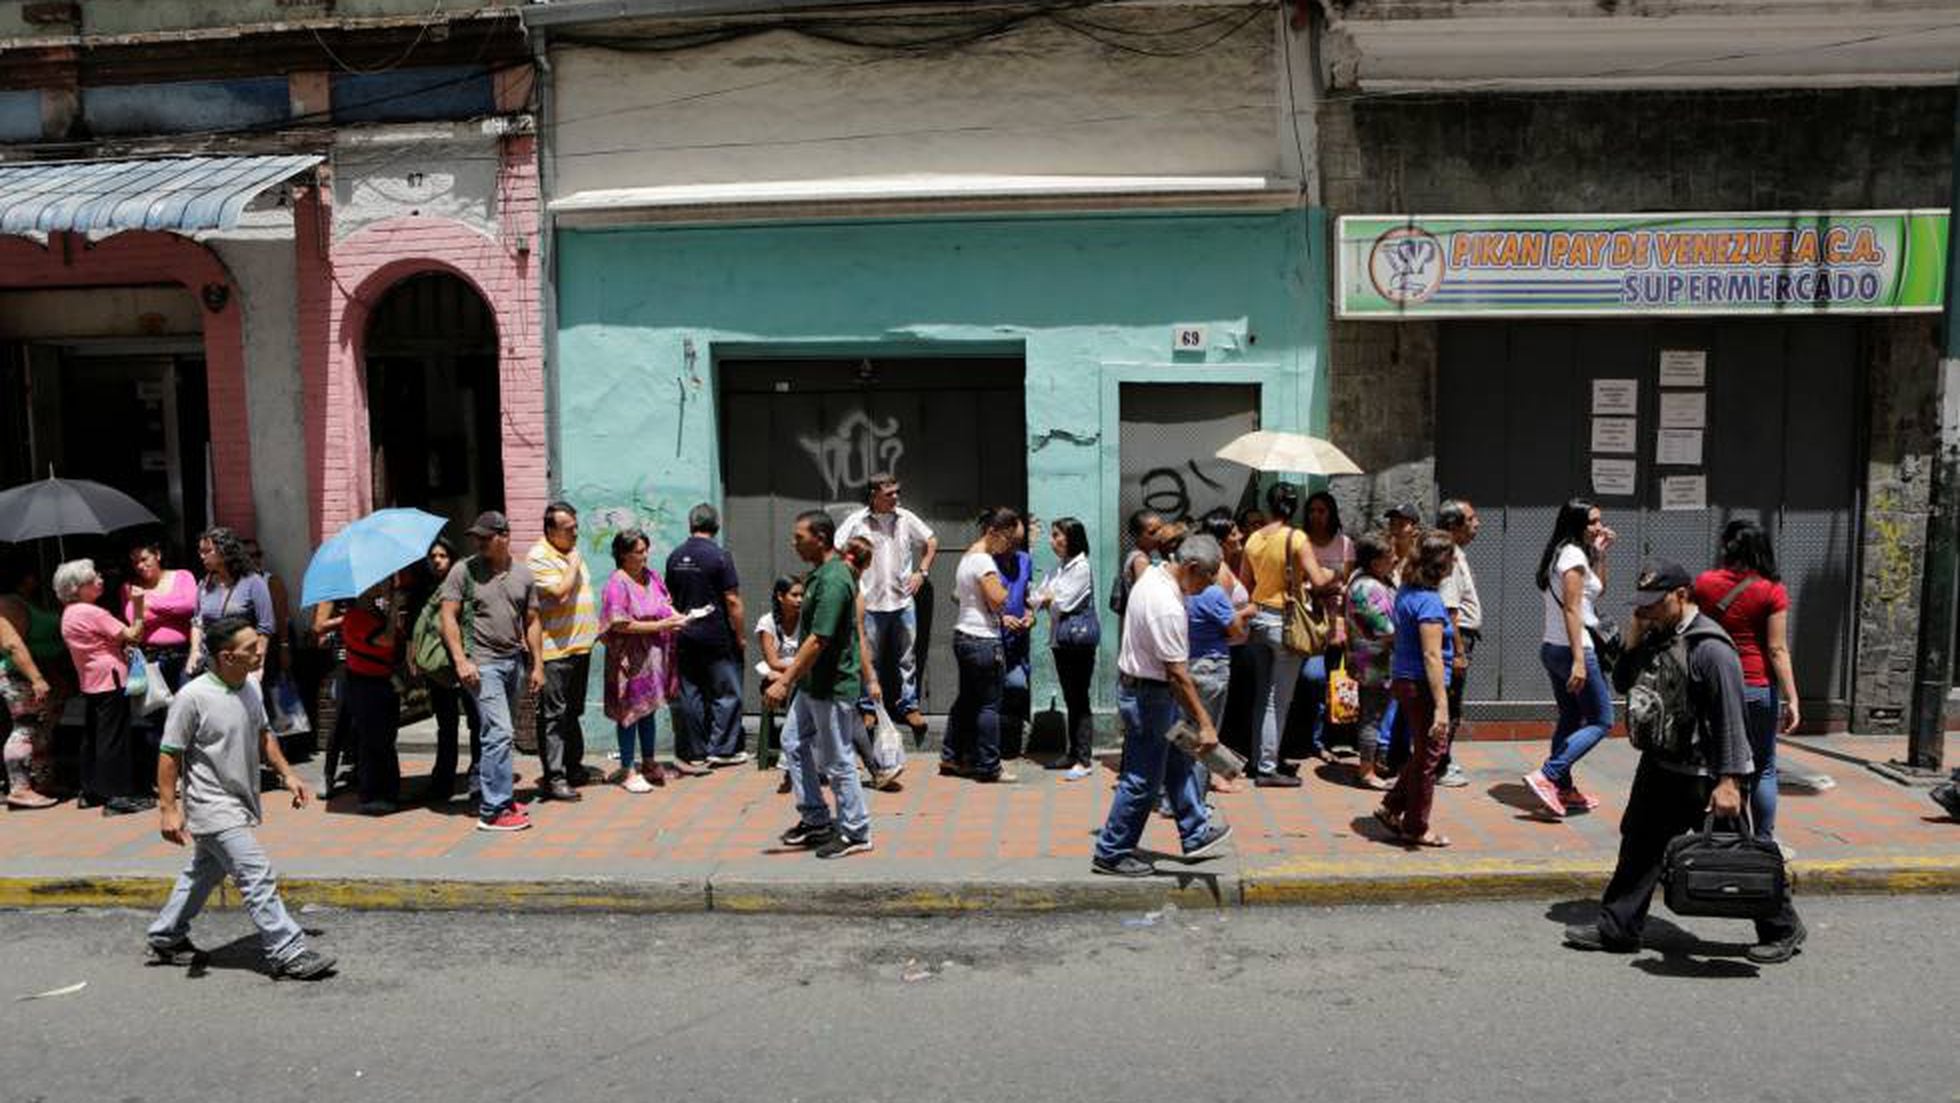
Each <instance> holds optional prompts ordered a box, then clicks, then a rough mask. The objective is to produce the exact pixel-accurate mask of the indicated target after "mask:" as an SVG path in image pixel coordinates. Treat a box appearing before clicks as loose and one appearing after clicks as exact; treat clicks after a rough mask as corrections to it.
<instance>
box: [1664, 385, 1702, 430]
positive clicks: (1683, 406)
mask: <svg viewBox="0 0 1960 1103" xmlns="http://www.w3.org/2000/svg"><path fill="white" fill-rule="evenodd" d="M1707 424H1708V392H1707V391H1662V392H1661V428H1663V429H1701V428H1704V427H1706V426H1707Z"/></svg>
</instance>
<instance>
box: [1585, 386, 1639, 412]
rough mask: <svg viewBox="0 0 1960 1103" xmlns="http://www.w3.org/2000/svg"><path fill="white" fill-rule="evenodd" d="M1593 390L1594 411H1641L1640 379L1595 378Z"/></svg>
mask: <svg viewBox="0 0 1960 1103" xmlns="http://www.w3.org/2000/svg"><path fill="white" fill-rule="evenodd" d="M1592 391H1593V395H1592V398H1593V401H1592V412H1593V413H1595V414H1637V413H1639V412H1640V380H1638V379H1595V380H1593V381H1592Z"/></svg>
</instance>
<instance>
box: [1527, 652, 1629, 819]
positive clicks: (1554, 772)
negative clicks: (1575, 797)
mask: <svg viewBox="0 0 1960 1103" xmlns="http://www.w3.org/2000/svg"><path fill="white" fill-rule="evenodd" d="M1538 658H1539V659H1540V661H1542V662H1543V663H1544V664H1545V673H1546V674H1548V675H1550V676H1551V679H1552V697H1553V698H1554V699H1556V700H1557V701H1558V727H1556V728H1554V729H1552V757H1550V758H1548V759H1546V760H1545V765H1543V766H1542V767H1540V770H1542V771H1543V772H1544V774H1545V777H1546V778H1547V779H1548V780H1549V781H1551V783H1552V784H1554V785H1556V786H1558V787H1559V788H1560V789H1561V790H1565V789H1571V788H1573V787H1574V786H1573V782H1572V768H1573V767H1574V766H1577V765H1578V764H1579V760H1580V759H1582V758H1584V757H1586V752H1588V751H1590V750H1592V749H1593V748H1594V747H1596V746H1598V745H1599V741H1600V740H1602V739H1604V738H1606V733H1607V732H1608V731H1610V730H1612V727H1613V687H1612V686H1610V685H1608V684H1606V675H1605V674H1604V673H1603V672H1602V671H1601V670H1600V669H1599V658H1598V656H1596V655H1594V654H1593V652H1592V648H1590V647H1589V648H1587V649H1586V684H1585V686H1584V687H1583V688H1581V689H1580V690H1579V692H1578V694H1577V695H1574V694H1573V693H1572V691H1571V690H1569V689H1566V688H1565V680H1566V678H1567V677H1569V676H1570V675H1571V673H1572V649H1571V648H1570V647H1567V646H1565V645H1564V644H1558V643H1545V644H1539V645H1538Z"/></svg>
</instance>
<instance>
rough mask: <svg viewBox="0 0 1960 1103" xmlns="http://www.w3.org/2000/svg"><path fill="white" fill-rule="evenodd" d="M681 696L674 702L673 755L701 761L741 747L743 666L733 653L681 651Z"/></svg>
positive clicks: (684, 759) (735, 752)
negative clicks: (718, 653)
mask: <svg viewBox="0 0 1960 1103" xmlns="http://www.w3.org/2000/svg"><path fill="white" fill-rule="evenodd" d="M680 683H681V695H680V699H679V700H678V701H676V702H675V703H674V720H675V726H674V757H675V758H678V759H680V760H681V761H683V762H699V761H701V760H702V759H704V758H708V757H710V756H712V757H716V758H725V757H728V756H730V755H734V754H737V753H739V752H740V751H741V750H742V666H741V663H740V662H738V661H737V660H736V659H735V657H734V656H732V655H725V654H722V655H717V654H714V653H712V652H707V653H704V652H699V651H688V650H687V649H685V648H683V649H682V650H681V653H680Z"/></svg>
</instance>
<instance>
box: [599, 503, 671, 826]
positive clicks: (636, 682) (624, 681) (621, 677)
mask: <svg viewBox="0 0 1960 1103" xmlns="http://www.w3.org/2000/svg"><path fill="white" fill-rule="evenodd" d="M612 555H613V565H614V567H615V570H614V571H613V573H612V577H611V578H608V579H607V580H606V588H605V590H604V591H603V592H602V593H601V595H600V598H599V623H600V625H601V626H602V627H603V630H604V636H603V637H602V638H603V640H604V642H605V645H606V665H605V669H604V673H603V678H604V680H605V708H606V717H607V719H609V720H611V721H612V722H613V724H614V725H616V726H617V728H618V732H619V766H620V786H621V787H622V788H624V789H625V790H626V791H627V792H629V793H650V792H652V791H653V787H654V786H656V785H665V784H666V783H667V772H666V770H665V769H664V768H663V767H662V766H661V765H660V763H658V762H656V761H654V757H653V751H654V735H655V723H656V720H657V718H658V717H659V715H660V708H661V706H662V705H665V704H667V703H668V702H669V701H672V700H673V699H674V697H675V695H676V694H677V693H678V692H679V690H680V685H679V671H680V668H679V667H678V666H677V665H676V664H675V657H674V646H675V643H676V639H675V635H674V633H675V632H676V631H678V630H679V629H680V627H681V625H683V624H686V623H687V615H686V614H685V613H681V612H678V611H676V610H675V608H674V601H673V598H672V597H670V596H669V595H668V593H667V587H666V586H665V585H663V584H662V583H661V581H660V576H659V575H658V574H656V573H654V572H653V571H651V570H649V569H647V534H646V533H644V532H641V531H640V530H639V529H633V528H629V529H627V530H625V531H624V532H621V533H620V534H618V535H617V536H614V537H613V542H612ZM636 746H637V747H638V749H639V752H640V755H639V764H638V766H637V767H636V766H635V765H634V761H633V751H634V748H635V747H636Z"/></svg>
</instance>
